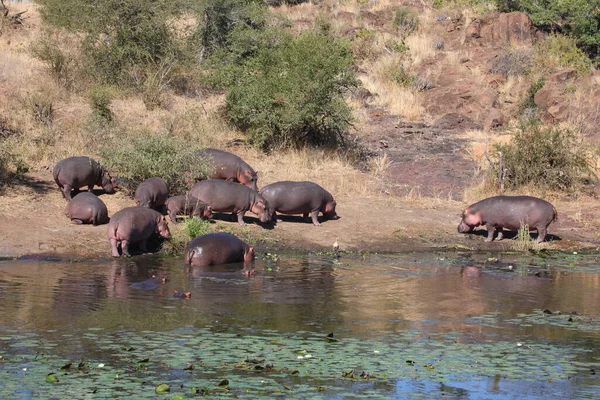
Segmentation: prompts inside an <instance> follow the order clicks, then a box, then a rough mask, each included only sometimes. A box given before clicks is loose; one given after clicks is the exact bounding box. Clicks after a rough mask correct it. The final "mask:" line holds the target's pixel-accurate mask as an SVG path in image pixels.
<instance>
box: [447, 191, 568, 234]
mask: <svg viewBox="0 0 600 400" xmlns="http://www.w3.org/2000/svg"><path fill="white" fill-rule="evenodd" d="M557 216H558V214H557V212H556V208H554V206H553V205H552V204H550V203H548V202H547V201H546V200H542V199H539V198H537V197H531V196H494V197H490V198H487V199H484V200H481V201H479V202H477V203H475V204H472V205H470V206H469V207H467V209H466V210H465V211H464V212H463V214H462V221H460V224H458V232H460V233H467V232H471V231H472V230H473V228H475V227H477V226H480V225H485V226H486V228H487V230H488V236H487V238H486V239H485V241H486V242H491V241H492V240H494V233H495V232H496V230H498V237H497V240H502V238H503V234H502V230H503V229H508V230H511V231H516V230H519V228H520V227H521V225H528V226H529V230H537V232H538V236H537V241H538V243H540V242H543V241H544V240H545V239H546V233H547V230H548V225H550V224H551V223H552V221H554V220H556V217H557Z"/></svg>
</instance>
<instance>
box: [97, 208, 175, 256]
mask: <svg viewBox="0 0 600 400" xmlns="http://www.w3.org/2000/svg"><path fill="white" fill-rule="evenodd" d="M153 233H158V234H160V236H162V237H164V238H167V239H168V238H169V237H170V236H171V232H170V231H169V225H168V224H167V220H166V219H165V217H164V216H163V215H162V214H161V213H159V212H158V211H156V210H152V209H150V208H145V207H127V208H124V209H122V210H121V211H119V212H117V213H116V214H115V215H113V217H112V218H111V219H110V222H109V223H108V240H109V241H110V247H111V249H112V256H113V257H119V249H118V247H117V246H118V243H121V250H122V252H123V255H124V256H127V257H130V256H131V254H129V244H130V243H139V247H140V249H141V250H142V251H143V252H146V251H147V249H146V242H147V241H148V239H149V238H150V236H152V234H153Z"/></svg>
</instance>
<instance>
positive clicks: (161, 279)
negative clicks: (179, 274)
mask: <svg viewBox="0 0 600 400" xmlns="http://www.w3.org/2000/svg"><path fill="white" fill-rule="evenodd" d="M165 283H167V277H166V276H164V275H158V276H156V275H152V278H150V279H146V280H145V281H142V282H136V283H132V284H131V285H129V287H131V288H134V289H142V290H154V289H156V288H157V287H159V286H160V285H162V284H165Z"/></svg>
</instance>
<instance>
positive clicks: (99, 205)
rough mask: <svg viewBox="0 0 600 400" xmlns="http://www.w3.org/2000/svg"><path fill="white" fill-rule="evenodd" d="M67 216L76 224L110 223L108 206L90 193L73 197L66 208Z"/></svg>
mask: <svg viewBox="0 0 600 400" xmlns="http://www.w3.org/2000/svg"><path fill="white" fill-rule="evenodd" d="M65 215H66V216H67V217H69V218H71V222H73V223H74V224H92V225H101V224H106V223H107V222H108V210H107V209H106V204H104V202H103V201H102V200H100V199H99V198H98V197H97V196H96V195H95V194H94V193H90V192H81V193H79V194H77V195H76V196H75V197H73V198H72V199H71V200H70V201H69V203H68V204H67V207H66V208H65Z"/></svg>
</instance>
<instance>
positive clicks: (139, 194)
mask: <svg viewBox="0 0 600 400" xmlns="http://www.w3.org/2000/svg"><path fill="white" fill-rule="evenodd" d="M168 198H169V188H167V184H166V183H165V181H164V180H162V179H161V178H148V179H146V180H145V181H144V182H142V183H140V184H139V185H138V187H137V189H136V190H135V204H137V205H138V206H141V207H148V208H152V209H154V210H160V209H161V208H162V206H164V205H165V201H167V199H168Z"/></svg>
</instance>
